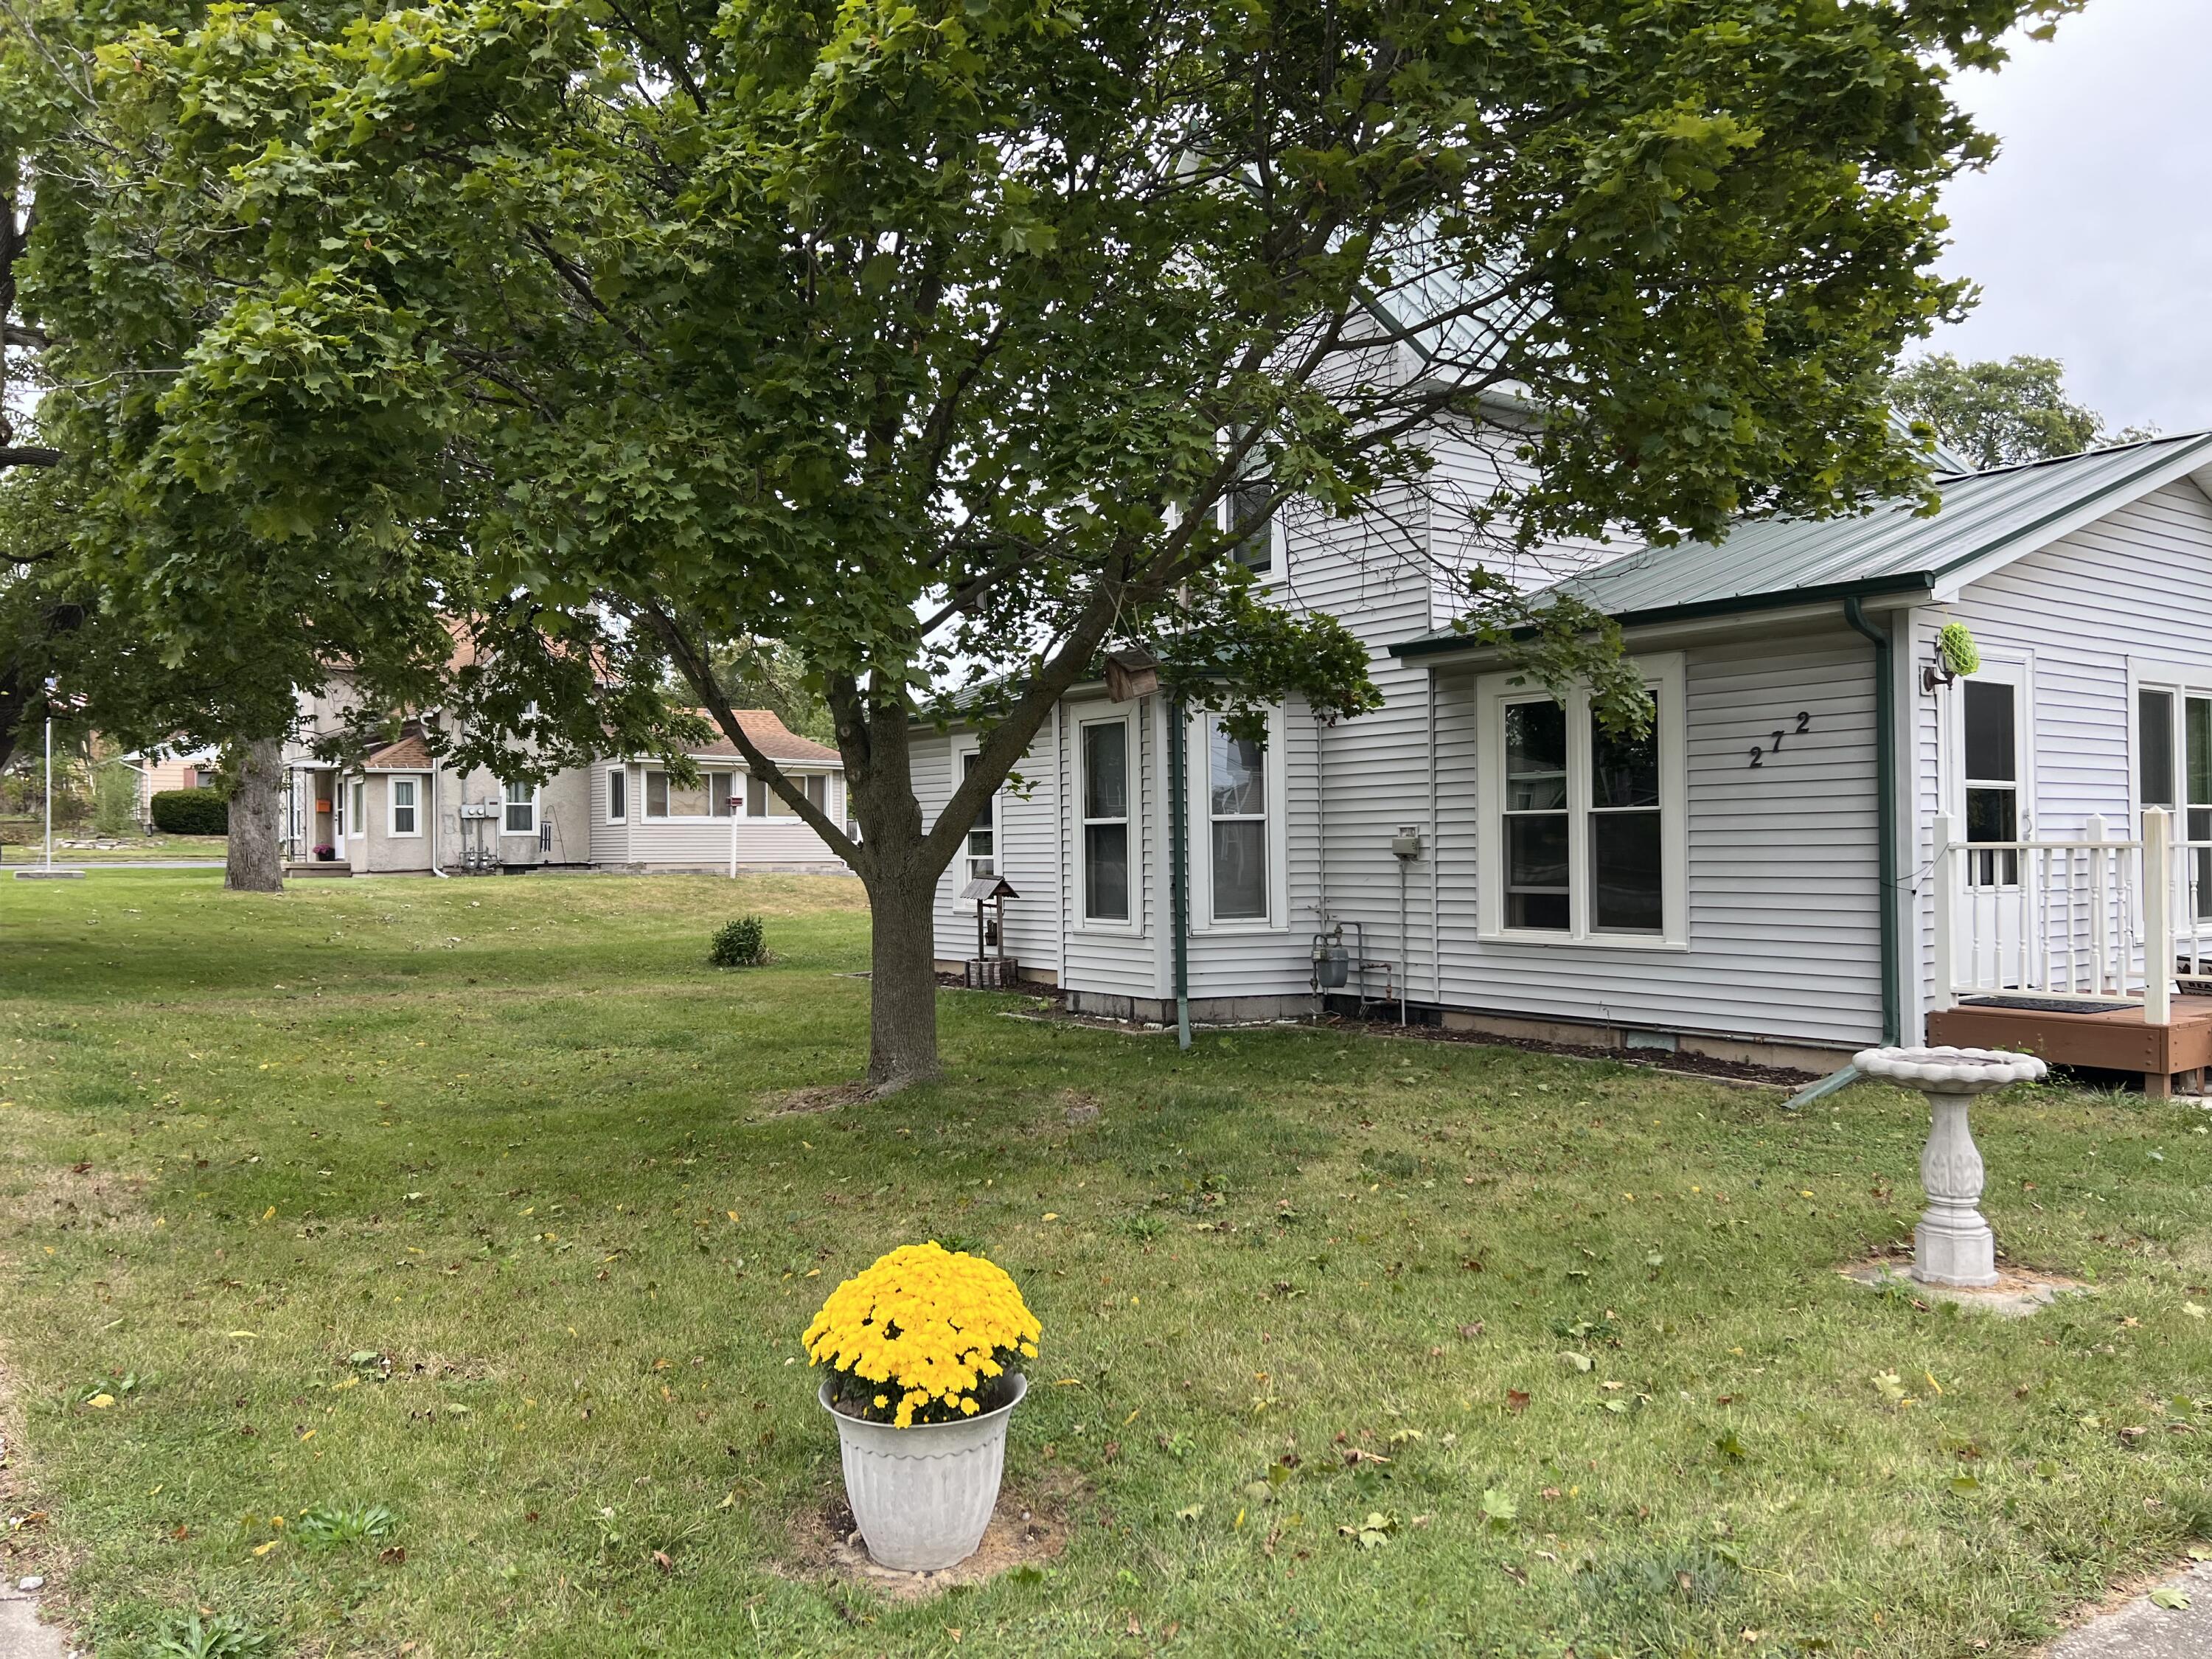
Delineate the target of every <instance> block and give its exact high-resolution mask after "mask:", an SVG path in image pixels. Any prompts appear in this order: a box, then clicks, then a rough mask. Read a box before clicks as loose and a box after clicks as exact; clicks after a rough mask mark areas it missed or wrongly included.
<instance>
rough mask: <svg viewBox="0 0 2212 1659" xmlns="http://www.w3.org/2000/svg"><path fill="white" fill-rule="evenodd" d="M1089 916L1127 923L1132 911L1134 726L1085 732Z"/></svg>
mask: <svg viewBox="0 0 2212 1659" xmlns="http://www.w3.org/2000/svg"><path fill="white" fill-rule="evenodd" d="M1082 730H1083V745H1082V765H1083V780H1082V787H1081V796H1082V807H1083V918H1084V920H1085V921H1103V922H1109V923H1115V924H1121V923H1126V922H1127V921H1129V919H1130V908H1129V722H1128V721H1127V720H1097V721H1093V722H1091V723H1090V724H1088V725H1086V726H1084V727H1083V728H1082Z"/></svg>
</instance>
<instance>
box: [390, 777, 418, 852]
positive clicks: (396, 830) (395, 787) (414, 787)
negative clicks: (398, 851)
mask: <svg viewBox="0 0 2212 1659" xmlns="http://www.w3.org/2000/svg"><path fill="white" fill-rule="evenodd" d="M403 783H404V784H405V785H406V786H407V790H408V794H409V799H407V800H406V801H405V802H404V804H403V803H402V802H401V800H400V799H399V786H400V785H401V784H403ZM403 805H404V810H405V811H407V812H408V813H409V814H410V816H412V817H413V818H414V820H415V827H414V828H413V829H401V828H400V827H399V814H400V812H401V811H402V810H403ZM384 833H385V834H386V835H387V836H390V837H391V838H392V840H394V841H413V840H416V838H417V837H419V836H421V835H422V774H421V773H419V772H406V773H396V774H394V775H392V776H391V777H388V778H386V779H385V781H384Z"/></svg>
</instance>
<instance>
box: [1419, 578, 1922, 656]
mask: <svg viewBox="0 0 2212 1659" xmlns="http://www.w3.org/2000/svg"><path fill="white" fill-rule="evenodd" d="M1936 574H1937V573H1936V572H1933V571H1925V570H1917V571H1911V572H1908V573H1905V574H1901V575H1890V576H1878V577H1873V578H1869V579H1867V580H1860V581H1850V582H1828V583H1824V584H1822V585H1820V586H1814V587H1790V588H1784V589H1780V590H1778V591H1777V592H1771V593H1741V594H1730V595H1729V596H1728V597H1727V598H1725V599H1699V600H1697V601H1696V602H1694V603H1692V604H1689V605H1655V606H1653V607H1652V608H1651V609H1650V610H1648V611H1620V612H1618V613H1616V614H1615V615H1614V616H1613V621H1614V622H1616V623H1620V626H1621V627H1622V628H1623V629H1630V628H1642V627H1646V626H1649V625H1651V624H1653V623H1670V622H1694V621H1698V620H1699V619H1701V618H1704V617H1731V616H1741V615H1747V614H1749V613H1752V612H1754V611H1786V610H1790V609H1791V608H1793V607H1796V606H1798V605H1810V604H1814V603H1816V602H1819V601H1823V600H1827V599H1842V600H1844V602H1845V603H1846V604H1847V605H1850V604H1856V603H1857V601H1858V600H1860V599H1875V598H1879V597H1881V596H1882V595H1884V594H1890V593H1925V592H1928V591H1929V590H1930V589H1931V588H1933V587H1934V586H1935V585H1936ZM1533 632H1534V630H1533V629H1515V630H1514V637H1515V638H1516V639H1525V638H1528V636H1529V635H1531V634H1532V633H1533ZM1485 645H1486V641H1481V640H1479V639H1476V638H1475V637H1474V635H1472V634H1450V635H1442V636H1438V635H1426V636H1425V637H1423V638H1420V639H1413V640H1401V641H1399V642H1398V643H1397V644H1396V645H1394V646H1392V647H1390V654H1391V655H1392V656H1394V657H1399V658H1407V657H1434V656H1441V655H1444V654H1447V653H1452V652H1456V651H1473V650H1479V649H1481V648H1483V647H1485ZM1492 648H1493V649H1494V648H1495V647H1492Z"/></svg>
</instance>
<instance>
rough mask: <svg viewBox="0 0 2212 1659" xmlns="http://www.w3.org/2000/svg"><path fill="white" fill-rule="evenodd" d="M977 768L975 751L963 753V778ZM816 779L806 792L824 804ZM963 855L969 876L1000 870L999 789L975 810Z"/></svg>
mask: <svg viewBox="0 0 2212 1659" xmlns="http://www.w3.org/2000/svg"><path fill="white" fill-rule="evenodd" d="M973 775H975V750H972V749H970V750H969V751H968V752H967V753H966V754H964V755H963V756H961V757H960V781H961V782H963V783H965V782H967V781H968V780H969V778H970V777H971V776H973ZM816 781H817V780H816V779H814V778H809V779H807V785H808V788H807V792H806V793H807V799H810V800H812V801H813V802H814V804H815V805H817V806H820V805H822V802H821V801H820V800H819V799H816V797H815V794H814V790H813V787H812V786H813V784H814V783H815V782H816ZM963 856H965V857H966V859H967V860H968V879H969V880H970V881H973V880H975V878H977V877H978V876H995V875H997V874H998V873H999V793H998V791H996V790H995V789H994V790H993V791H992V792H991V793H989V794H988V795H987V796H985V797H984V799H983V805H982V808H981V811H978V812H977V813H976V814H975V823H971V824H969V826H968V848H967V851H966V853H965V854H964V855H963Z"/></svg>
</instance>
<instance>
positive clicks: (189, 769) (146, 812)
mask: <svg viewBox="0 0 2212 1659" xmlns="http://www.w3.org/2000/svg"><path fill="white" fill-rule="evenodd" d="M116 761H117V763H119V764H121V765H125V766H128V767H129V768H131V770H132V771H134V772H136V773H137V775H138V805H137V812H136V814H135V816H136V817H137V820H138V822H139V823H141V824H142V825H143V826H144V827H145V828H146V829H149V830H150V829H152V828H153V827H154V797H155V795H157V794H161V793H164V792H166V791H167V790H171V789H205V788H210V787H213V785H214V783H215V781H216V763H217V757H216V751H215V750H213V749H212V748H205V749H193V750H184V751H181V752H179V753H175V754H172V753H171V752H170V751H169V750H166V749H134V750H131V751H130V753H128V754H125V755H118V756H117V757H116Z"/></svg>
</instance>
